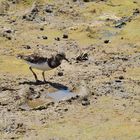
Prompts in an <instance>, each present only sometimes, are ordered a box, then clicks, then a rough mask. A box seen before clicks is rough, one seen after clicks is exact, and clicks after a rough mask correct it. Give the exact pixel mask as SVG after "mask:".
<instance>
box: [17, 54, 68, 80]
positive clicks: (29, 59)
mask: <svg viewBox="0 0 140 140" xmlns="http://www.w3.org/2000/svg"><path fill="white" fill-rule="evenodd" d="M18 58H20V59H23V60H25V62H26V63H27V64H29V69H30V70H31V72H32V73H33V75H34V77H35V80H36V82H39V80H38V78H37V75H36V73H35V72H34V71H33V69H32V68H35V69H38V70H42V76H43V79H44V82H46V79H45V71H48V70H52V69H54V68H56V67H58V66H59V65H61V62H62V60H66V61H68V59H67V58H66V55H65V53H58V54H56V55H55V56H52V57H50V58H47V57H41V56H38V55H35V54H32V55H29V56H24V55H18ZM68 62H69V61H68Z"/></svg>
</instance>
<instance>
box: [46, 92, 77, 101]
mask: <svg viewBox="0 0 140 140" xmlns="http://www.w3.org/2000/svg"><path fill="white" fill-rule="evenodd" d="M76 95H77V94H76V93H73V92H70V91H69V90H59V91H56V92H53V93H48V94H47V96H49V97H51V98H52V99H53V100H54V101H55V102H59V101H62V100H67V99H70V98H72V97H75V96H76Z"/></svg>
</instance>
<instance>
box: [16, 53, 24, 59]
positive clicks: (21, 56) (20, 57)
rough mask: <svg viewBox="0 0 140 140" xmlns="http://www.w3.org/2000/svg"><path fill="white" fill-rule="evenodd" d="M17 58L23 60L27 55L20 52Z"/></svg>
mask: <svg viewBox="0 0 140 140" xmlns="http://www.w3.org/2000/svg"><path fill="white" fill-rule="evenodd" d="M16 58H17V59H22V60H26V56H24V55H22V54H18V55H17V56H16Z"/></svg>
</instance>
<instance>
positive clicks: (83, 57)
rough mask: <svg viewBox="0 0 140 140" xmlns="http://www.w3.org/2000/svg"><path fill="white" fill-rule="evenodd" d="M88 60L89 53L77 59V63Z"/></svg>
mask: <svg viewBox="0 0 140 140" xmlns="http://www.w3.org/2000/svg"><path fill="white" fill-rule="evenodd" d="M86 60H88V54H87V53H82V54H80V55H79V56H78V57H77V58H76V61H77V62H78V61H80V62H82V61H86Z"/></svg>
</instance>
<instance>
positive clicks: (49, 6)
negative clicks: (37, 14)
mask: <svg viewBox="0 0 140 140" xmlns="http://www.w3.org/2000/svg"><path fill="white" fill-rule="evenodd" d="M44 11H45V12H47V13H52V12H53V5H46V7H45V9H44Z"/></svg>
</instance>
